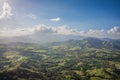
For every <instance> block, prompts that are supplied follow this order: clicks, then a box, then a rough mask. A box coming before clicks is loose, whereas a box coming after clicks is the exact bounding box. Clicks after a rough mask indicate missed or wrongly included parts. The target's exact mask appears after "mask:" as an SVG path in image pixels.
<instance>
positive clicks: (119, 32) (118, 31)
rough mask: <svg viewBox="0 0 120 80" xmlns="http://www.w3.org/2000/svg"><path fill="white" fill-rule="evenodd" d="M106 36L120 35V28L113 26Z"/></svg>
mask: <svg viewBox="0 0 120 80" xmlns="http://www.w3.org/2000/svg"><path fill="white" fill-rule="evenodd" d="M108 34H120V28H119V27H117V26H115V27H113V28H111V29H110V30H108Z"/></svg>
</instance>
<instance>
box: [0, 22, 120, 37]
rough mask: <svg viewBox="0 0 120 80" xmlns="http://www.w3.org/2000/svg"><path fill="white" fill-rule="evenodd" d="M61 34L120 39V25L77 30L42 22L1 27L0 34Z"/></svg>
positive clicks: (6, 35)
mask: <svg viewBox="0 0 120 80" xmlns="http://www.w3.org/2000/svg"><path fill="white" fill-rule="evenodd" d="M46 34H49V35H63V36H66V35H67V36H85V37H96V38H115V39H120V27H116V26H115V27H113V28H111V29H109V30H104V29H101V30H92V29H90V30H88V31H78V30H76V29H72V28H69V27H68V26H66V25H63V26H59V27H52V26H46V25H44V24H39V25H35V26H33V27H27V28H14V29H12V28H1V30H0V36H3V37H4V36H5V37H10V36H26V35H29V36H30V35H34V36H36V35H37V37H40V36H39V35H43V36H44V35H46Z"/></svg>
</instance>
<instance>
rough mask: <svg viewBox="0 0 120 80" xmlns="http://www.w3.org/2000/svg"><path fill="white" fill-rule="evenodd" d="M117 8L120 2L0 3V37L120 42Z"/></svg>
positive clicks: (57, 0)
mask: <svg viewBox="0 0 120 80" xmlns="http://www.w3.org/2000/svg"><path fill="white" fill-rule="evenodd" d="M119 5H120V0H0V29H1V31H0V36H18V35H28V34H29V35H31V34H36V32H38V31H39V33H41V32H42V33H43V32H44V33H45V34H46V33H50V32H51V34H52V33H55V34H62V35H63V34H64V35H66V34H67V35H68V34H69V35H80V36H88V37H99V38H104V37H109V38H120V6H119ZM43 24H44V25H43ZM47 31H48V32H47ZM10 33H12V34H11V35H9V34H10Z"/></svg>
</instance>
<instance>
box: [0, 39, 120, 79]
mask: <svg viewBox="0 0 120 80" xmlns="http://www.w3.org/2000/svg"><path fill="white" fill-rule="evenodd" d="M0 80H120V40H119V39H98V38H84V39H82V40H74V39H71V40H68V41H61V42H52V43H44V44H36V43H24V42H10V43H1V44H0Z"/></svg>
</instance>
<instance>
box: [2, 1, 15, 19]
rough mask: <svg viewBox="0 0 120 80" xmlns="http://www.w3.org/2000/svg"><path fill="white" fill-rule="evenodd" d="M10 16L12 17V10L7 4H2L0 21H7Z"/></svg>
mask: <svg viewBox="0 0 120 80" xmlns="http://www.w3.org/2000/svg"><path fill="white" fill-rule="evenodd" d="M11 16H13V13H12V8H11V6H10V5H9V4H8V3H7V2H4V4H3V6H2V10H1V11H0V19H8V18H10V17H11Z"/></svg>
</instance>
